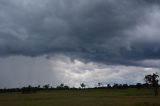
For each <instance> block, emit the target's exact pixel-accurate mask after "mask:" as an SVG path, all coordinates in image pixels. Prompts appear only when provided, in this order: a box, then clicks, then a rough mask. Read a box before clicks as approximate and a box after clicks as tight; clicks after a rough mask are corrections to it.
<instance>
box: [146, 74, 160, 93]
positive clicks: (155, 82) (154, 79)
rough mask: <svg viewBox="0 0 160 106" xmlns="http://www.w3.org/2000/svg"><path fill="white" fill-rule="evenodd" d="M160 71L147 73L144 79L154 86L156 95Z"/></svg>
mask: <svg viewBox="0 0 160 106" xmlns="http://www.w3.org/2000/svg"><path fill="white" fill-rule="evenodd" d="M158 77H159V75H158V73H153V74H149V75H146V76H145V78H144V80H145V81H146V83H147V84H149V85H151V87H153V88H154V94H155V96H157V95H158V82H159V80H158Z"/></svg>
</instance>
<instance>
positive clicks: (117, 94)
mask: <svg viewBox="0 0 160 106" xmlns="http://www.w3.org/2000/svg"><path fill="white" fill-rule="evenodd" d="M0 106H160V96H157V97H155V96H154V94H153V91H152V90H150V89H140V90H139V89H125V90H124V89H122V90H121V89H90V90H53V91H39V92H37V93H35V94H21V93H1V94H0Z"/></svg>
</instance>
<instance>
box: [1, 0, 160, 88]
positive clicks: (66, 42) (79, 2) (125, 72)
mask: <svg viewBox="0 0 160 106" xmlns="http://www.w3.org/2000/svg"><path fill="white" fill-rule="evenodd" d="M159 28H160V1H159V0H0V88H5V87H6V88H8V87H22V86H28V85H39V84H40V85H44V84H51V85H52V86H56V85H58V84H60V83H64V84H67V85H70V86H76V87H78V86H79V84H80V83H82V82H84V83H86V84H87V85H88V86H94V85H96V84H97V83H98V82H103V83H104V84H106V83H111V84H113V83H128V84H135V83H137V82H143V77H144V76H145V75H146V74H150V73H153V72H160V35H159V34H160V30H159Z"/></svg>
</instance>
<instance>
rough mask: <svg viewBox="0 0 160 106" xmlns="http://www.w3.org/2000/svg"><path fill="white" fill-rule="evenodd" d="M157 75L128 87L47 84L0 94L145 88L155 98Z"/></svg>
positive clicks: (7, 90) (100, 84)
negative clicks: (152, 91)
mask: <svg viewBox="0 0 160 106" xmlns="http://www.w3.org/2000/svg"><path fill="white" fill-rule="evenodd" d="M158 77H159V76H158V74H157V73H153V74H149V75H146V76H145V77H144V81H145V83H143V84H142V83H137V84H135V85H128V84H117V83H115V84H113V85H110V84H107V85H106V86H103V83H100V82H99V83H97V86H95V87H92V88H88V87H86V84H85V83H81V84H80V87H79V88H75V87H70V86H68V85H65V84H63V83H62V84H60V85H58V86H57V87H52V86H50V85H49V84H46V85H43V86H40V85H38V86H34V87H33V86H31V85H29V86H27V87H22V88H9V89H6V88H4V89H0V93H8V92H21V93H22V94H28V93H37V92H38V91H49V90H84V89H128V88H137V89H142V88H147V89H153V90H154V94H155V96H157V95H158V90H159V89H158V88H159V87H160V85H159V84H158V82H159V80H158Z"/></svg>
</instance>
